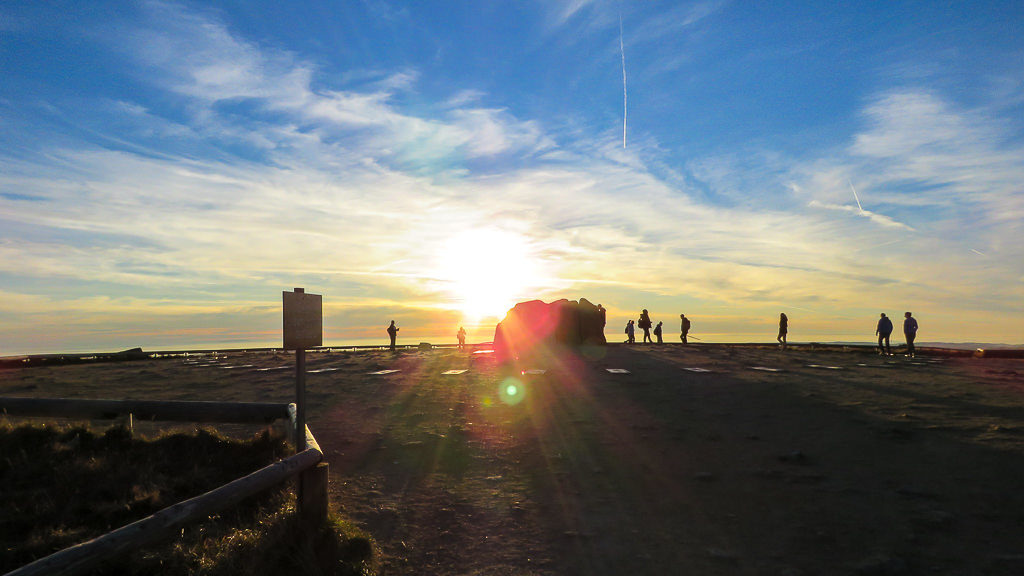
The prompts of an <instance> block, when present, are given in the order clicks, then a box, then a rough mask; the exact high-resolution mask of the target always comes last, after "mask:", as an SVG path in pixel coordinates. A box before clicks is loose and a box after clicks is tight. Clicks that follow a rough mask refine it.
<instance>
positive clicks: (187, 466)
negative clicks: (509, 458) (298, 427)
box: [0, 423, 373, 575]
mask: <svg viewBox="0 0 1024 576" xmlns="http://www.w3.org/2000/svg"><path fill="white" fill-rule="evenodd" d="M288 453H289V449H288V445H287V443H286V442H285V441H284V439H282V438H280V437H277V436H275V435H273V434H271V433H269V432H268V431H263V432H261V433H259V434H258V435H256V436H254V437H253V438H252V439H250V440H249V441H240V440H233V439H228V438H225V437H223V436H221V435H219V434H217V433H216V432H213V431H210V430H205V429H204V430H198V431H196V432H195V433H192V434H184V433H174V434H167V435H162V436H158V437H155V438H152V439H144V438H138V437H134V436H133V435H132V434H131V433H130V432H129V431H128V430H127V429H125V428H123V427H113V428H109V429H107V430H105V431H102V432H99V431H94V430H92V429H90V428H87V427H85V426H80V425H71V426H60V425H53V424H47V425H42V426H19V427H13V426H11V425H10V424H7V423H3V424H0V505H2V506H3V507H4V514H2V515H0V548H2V549H3V551H4V553H3V554H0V572H7V571H9V570H13V569H15V568H18V567H19V566H22V565H24V564H27V563H29V562H31V561H33V560H35V559H37V558H41V557H43V556H46V555H48V554H51V553H53V552H56V551H58V550H61V549H63V548H66V547H68V546H71V545H74V544H78V543H80V542H83V541H86V540H89V539H91V538H95V537H96V536H100V535H102V534H104V533H106V532H108V531H110V530H113V529H116V528H119V527H121V526H123V525H125V524H129V523H131V522H133V521H135V520H138V519H140V518H143V517H145V516H148V515H149V514H152V513H153V512H156V511H158V510H160V509H162V508H165V507H167V506H170V505H172V504H175V503H177V502H180V501H182V500H185V499H188V498H191V497H194V496H197V495H199V494H202V493H203V492H206V491H208V490H211V489H213V488H216V487H218V486H220V485H223V484H226V483H227V482H230V481H232V480H234V479H236V478H239V477H241V476H244V475H246V474H249V473H250V472H253V471H254V470H257V469H259V468H261V467H263V466H266V465H267V464H269V463H271V462H274V461H276V460H278V459H280V458H282V457H284V456H286V455H287V454H288ZM290 488H291V487H290V486H289V485H287V484H283V485H281V487H280V488H277V489H275V490H271V491H269V492H266V493H264V494H261V495H258V496H256V497H253V498H250V499H248V500H246V501H244V502H242V503H241V504H240V505H239V506H235V507H232V508H230V509H228V510H225V511H223V512H221V513H220V514H218V515H216V516H212V517H211V518H209V519H207V520H206V521H204V522H201V523H198V524H193V525H190V526H188V527H186V528H185V529H183V530H182V531H181V534H180V535H178V536H177V537H176V538H175V539H174V540H173V541H171V542H166V543H163V544H159V545H156V546H153V547H151V548H148V549H145V550H139V551H136V552H133V553H132V554H130V555H128V556H127V557H124V558H122V559H119V560H117V561H115V562H111V563H109V565H107V566H104V567H102V568H101V569H100V570H99V571H98V573H102V574H118V575H120V574H125V575H129V574H194V575H215V574H238V573H248V574H264V573H275V572H276V573H283V572H284V571H289V572H295V571H300V572H301V573H303V574H359V573H366V572H369V571H370V569H371V567H372V566H371V559H372V556H373V554H372V550H371V543H370V540H369V539H368V538H367V537H366V536H365V535H363V534H360V533H358V532H357V531H355V530H353V529H351V528H350V527H348V526H347V525H345V524H343V523H341V522H339V521H336V520H332V521H331V522H329V523H328V525H326V526H323V527H321V528H319V529H317V530H316V531H313V532H310V531H308V530H303V529H302V528H301V527H300V526H298V525H297V523H296V522H295V520H294V513H293V510H294V496H293V494H292V493H291V489H290Z"/></svg>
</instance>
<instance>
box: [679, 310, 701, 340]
mask: <svg viewBox="0 0 1024 576" xmlns="http://www.w3.org/2000/svg"><path fill="white" fill-rule="evenodd" d="M689 333H690V319H689V318H687V317H686V314H680V315H679V339H680V340H682V341H683V344H686V335H687V334H689ZM698 340H699V338H698Z"/></svg>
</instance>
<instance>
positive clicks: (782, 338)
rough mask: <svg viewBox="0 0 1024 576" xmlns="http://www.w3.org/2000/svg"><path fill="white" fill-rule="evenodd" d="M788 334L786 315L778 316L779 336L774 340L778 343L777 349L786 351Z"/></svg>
mask: <svg viewBox="0 0 1024 576" xmlns="http://www.w3.org/2000/svg"><path fill="white" fill-rule="evenodd" d="M787 334H789V318H787V317H786V313H785V312H783V313H782V314H779V336H778V337H777V338H776V340H778V341H779V347H780V348H782V349H783V350H785V349H786V335H787Z"/></svg>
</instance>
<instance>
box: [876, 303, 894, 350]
mask: <svg viewBox="0 0 1024 576" xmlns="http://www.w3.org/2000/svg"><path fill="white" fill-rule="evenodd" d="M875 334H877V335H878V353H879V354H882V355H883V356H892V349H891V348H889V335H890V334H892V320H889V317H888V316H886V315H885V312H882V317H881V318H879V319H878V327H877V328H875ZM883 341H884V342H885V347H884V348H883V347H882V342H883Z"/></svg>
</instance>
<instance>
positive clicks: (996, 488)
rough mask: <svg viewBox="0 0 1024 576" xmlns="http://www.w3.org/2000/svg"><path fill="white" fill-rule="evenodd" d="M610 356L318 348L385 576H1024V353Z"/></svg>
mask: <svg viewBox="0 0 1024 576" xmlns="http://www.w3.org/2000/svg"><path fill="white" fill-rule="evenodd" d="M592 352H593V353H591V354H588V355H586V356H583V357H572V356H570V357H562V358H560V359H554V360H550V361H548V362H546V363H545V364H546V365H537V366H521V367H520V368H521V369H523V370H526V369H529V368H537V369H543V370H546V372H545V373H543V374H540V373H527V374H521V373H520V371H516V372H514V373H513V374H512V376H509V374H508V373H506V372H502V371H500V370H499V369H498V367H497V366H495V365H494V362H493V360H492V359H491V357H490V356H489V355H486V354H471V353H469V352H459V351H455V350H433V351H428V352H419V351H414V350H408V351H399V352H397V353H390V352H388V351H372V352H367V351H360V352H333V353H323V354H310V356H309V361H308V369H309V370H310V371H311V373H310V374H309V377H308V389H309V406H310V408H309V425H310V428H311V429H312V430H313V432H314V434H315V435H316V437H317V439H318V440H319V442H320V444H321V446H322V447H323V448H324V450H325V452H326V455H327V460H328V462H329V464H330V467H331V468H330V471H331V497H332V503H333V504H334V505H335V506H336V507H337V508H338V509H339V510H340V511H341V512H342V513H343V514H344V515H346V516H348V517H349V518H351V519H353V520H355V521H356V522H357V523H359V524H361V525H362V526H363V527H365V528H366V529H367V530H368V531H369V532H370V533H371V534H372V535H373V537H374V538H375V539H376V541H377V542H378V543H379V545H380V547H381V549H382V552H383V565H384V570H385V573H386V574H388V575H392V574H475V575H511V574H545V575H546V574H581V575H582V574H684V573H689V574H757V575H761V574H780V575H781V574H788V575H797V574H807V575H810V574H958V575H959V574H1007V575H1009V574H1024V544H1022V543H1024V402H1022V401H1024V361H1022V360H1012V359H967V358H939V357H928V356H924V357H919V358H918V359H916V360H909V359H905V358H886V357H880V356H877V355H874V354H870V353H868V351H867V350H866V349H865V350H855V349H852V350H849V351H841V350H834V351H820V350H819V351H812V350H808V349H804V348H791V349H790V350H789V351H786V352H785V353H783V352H780V351H778V350H775V349H773V348H770V347H763V348H755V347H733V346H726V345H690V346H689V347H685V348H684V347H683V346H680V345H671V346H670V345H665V346H646V347H643V346H637V347H625V346H621V345H613V346H609V347H607V348H605V349H601V350H597V351H592ZM190 362H195V360H194V359H192V360H190ZM291 365H292V356H290V355H285V354H268V353H262V354H255V353H252V354H233V355H228V356H226V357H221V358H217V359H213V360H202V361H199V362H197V363H188V364H186V363H185V362H183V360H182V359H180V358H177V359H161V360H148V361H138V362H126V363H119V364H94V365H73V366H53V367H40V368H29V369H17V370H6V371H2V372H0V394H2V395H9V396H36V397H79V398H145V399H189V400H232V401H280V402H287V401H291V400H292V394H293V390H294V388H293V378H294V377H293V374H292V372H291V371H290V370H289V369H286V368H283V367H285V366H291ZM754 367H765V368H774V369H777V370H779V371H777V372H773V371H766V370H755V369H753V368H754ZM830 367H832V368H830ZM261 368H262V369H267V368H279V369H276V370H260V369H261ZM608 368H612V369H616V368H618V369H623V370H628V371H629V373H612V372H608V371H607V369H608ZM688 368H702V369H705V370H709V372H696V371H690V370H687V369H688ZM835 368H838V369H835ZM383 369H393V370H399V372H394V373H391V374H386V375H374V374H370V372H375V371H378V370H383ZM446 370H467V371H466V372H465V373H462V374H448V375H445V374H442V372H444V371H446ZM509 378H512V379H509Z"/></svg>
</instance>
